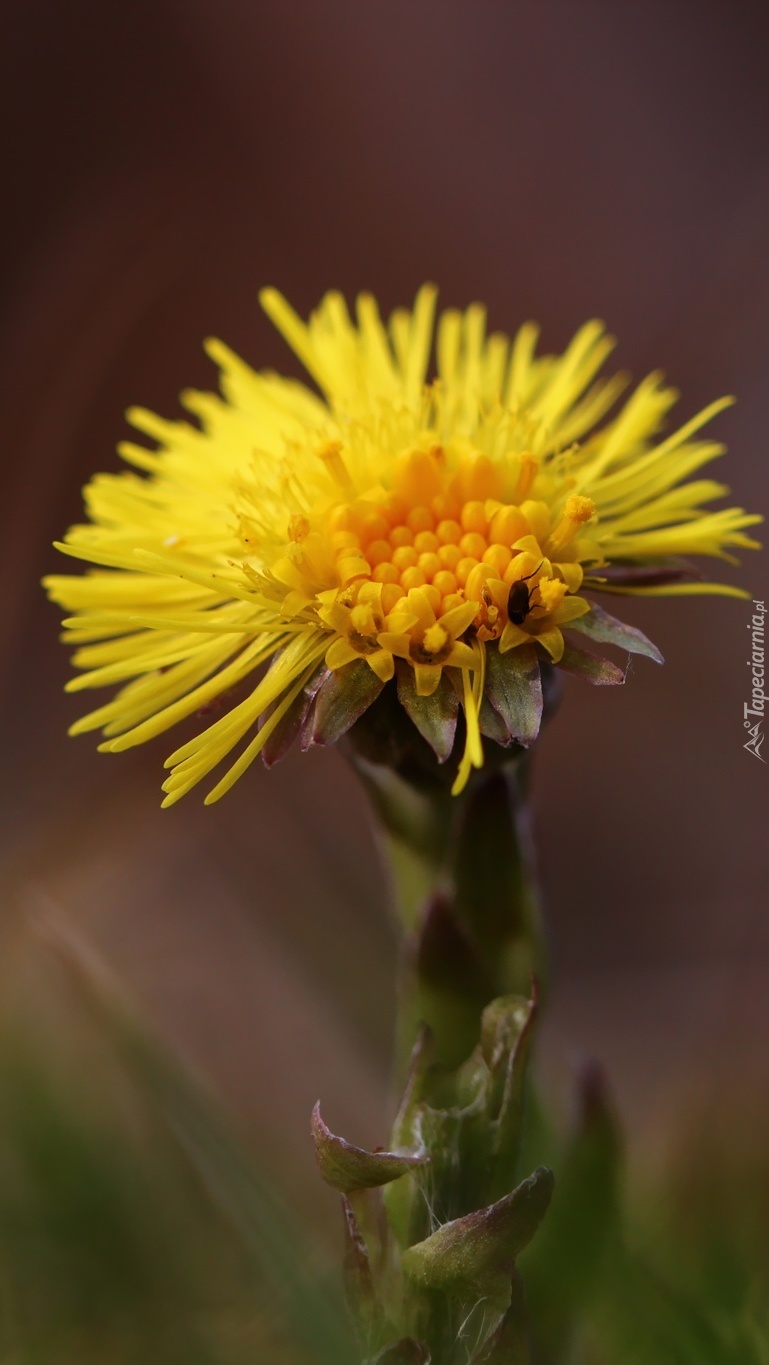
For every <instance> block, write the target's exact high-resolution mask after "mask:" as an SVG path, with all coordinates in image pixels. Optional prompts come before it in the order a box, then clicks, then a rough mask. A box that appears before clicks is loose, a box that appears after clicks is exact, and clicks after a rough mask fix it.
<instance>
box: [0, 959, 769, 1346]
mask: <svg viewBox="0 0 769 1365" xmlns="http://www.w3.org/2000/svg"><path fill="white" fill-rule="evenodd" d="M58 947H59V949H60V950H61V951H60V953H59V956H60V958H61V959H62V960H66V968H67V973H68V978H69V979H68V984H67V985H66V990H65V994H66V1000H65V1002H64V1007H63V1008H60V1009H59V1010H58V1012H54V1025H55V1026H53V1027H52V1026H51V1022H50V1020H49V1022H48V1023H46V1024H44V1025H42V1026H41V1027H40V1028H37V1029H32V1030H29V1029H22V1030H19V1028H18V1027H15V1026H14V1021H13V1019H8V1018H7V1017H6V1018H5V1020H4V1041H3V1042H2V1043H1V1044H0V1362H2V1365H257V1363H258V1365H261V1362H264V1363H265V1365H360V1352H359V1351H356V1349H355V1348H354V1346H353V1345H352V1344H351V1335H350V1329H349V1327H348V1324H347V1318H346V1312H345V1308H344V1304H343V1302H342V1290H341V1280H342V1276H341V1274H340V1272H339V1271H338V1269H337V1267H336V1266H334V1265H328V1264H327V1263H326V1262H325V1261H321V1263H320V1268H318V1264H317V1256H316V1254H315V1253H314V1252H313V1249H312V1248H311V1246H310V1245H309V1243H308V1240H307V1237H306V1234H305V1230H304V1229H302V1227H301V1210H300V1209H289V1208H286V1207H283V1206H282V1205H281V1203H280V1201H279V1199H278V1198H277V1196H276V1194H275V1190H274V1186H273V1182H272V1181H271V1179H270V1176H269V1173H265V1172H264V1171H263V1170H262V1169H261V1165H260V1163H259V1162H258V1161H257V1160H256V1159H255V1158H254V1157H253V1155H251V1154H249V1153H247V1152H246V1151H245V1150H244V1148H243V1147H242V1145H240V1144H239V1143H238V1142H237V1141H236V1140H235V1139H234V1137H233V1136H232V1134H231V1133H230V1131H229V1128H228V1123H227V1122H226V1120H225V1119H224V1117H223V1116H222V1115H221V1114H220V1113H219V1112H218V1109H217V1106H216V1105H215V1103H214V1102H213V1101H212V1100H211V1098H210V1097H209V1096H208V1095H207V1094H206V1093H205V1091H204V1090H203V1089H202V1088H201V1087H200V1086H199V1085H198V1084H197V1083H196V1082H194V1081H193V1080H192V1079H191V1078H190V1077H189V1075H188V1074H187V1073H186V1071H185V1070H184V1069H183V1068H182V1067H181V1066H180V1065H179V1064H177V1063H176V1062H175V1061H174V1060H173V1058H172V1057H170V1056H169V1055H168V1053H167V1051H166V1050H165V1049H164V1048H163V1047H162V1046H161V1045H160V1044H159V1043H158V1042H157V1040H156V1039H154V1038H153V1036H152V1034H151V1033H150V1032H149V1031H148V1030H147V1029H146V1028H145V1027H144V1026H143V1024H142V1023H141V1021H140V1020H139V1019H137V1017H136V1016H135V1014H134V1013H133V1012H132V1010H131V1009H130V1007H129V1006H127V1005H126V1003H125V1001H123V1000H122V999H121V998H120V995H119V992H118V991H116V990H115V988H114V986H113V983H111V982H110V981H109V980H108V979H107V978H106V977H105V976H104V975H103V973H101V971H100V969H99V968H98V966H94V964H93V963H92V962H90V961H89V960H88V957H87V954H83V953H81V952H80V949H79V948H78V946H77V945H73V944H72V943H71V942H66V943H63V944H59V945H58ZM73 984H74V987H75V990H74V992H73V990H72V987H73ZM16 1024H18V1021H16ZM65 1034H68V1035H69V1036H68V1038H67V1039H64V1041H63V1038H64V1035H65ZM20 1037H23V1038H24V1043H23V1045H22V1044H21V1043H20V1041H19V1039H20ZM528 1109H529V1119H530V1121H529V1130H530V1131H529V1134H528V1138H527V1144H526V1148H525V1150H524V1152H523V1154H522V1156H521V1158H520V1159H521V1160H522V1161H523V1162H524V1163H528V1162H529V1161H531V1162H532V1163H534V1162H535V1161H536V1160H542V1159H544V1160H546V1161H547V1162H548V1163H549V1164H550V1165H552V1166H553V1168H554V1170H555V1175H556V1186H555V1196H554V1198H553V1202H552V1205H551V1209H550V1211H549V1213H548V1215H547V1216H546V1218H545V1221H544V1223H543V1225H542V1228H541V1229H540V1230H539V1232H538V1233H537V1234H536V1235H535V1237H534V1239H533V1241H532V1243H531V1246H530V1247H529V1248H528V1249H527V1251H526V1252H525V1253H524V1254H523V1255H522V1257H521V1261H520V1271H521V1277H522V1279H521V1282H520V1284H518V1285H517V1287H516V1286H514V1288H515V1292H516V1294H517V1295H519V1296H520V1298H521V1304H523V1302H524V1299H525V1301H526V1304H527V1310H528V1313H529V1315H530V1318H531V1321H532V1334H531V1335H532V1342H531V1343H530V1344H527V1343H526V1342H525V1341H524V1340H523V1339H522V1337H521V1336H520V1334H519V1333H518V1331H517V1329H516V1330H515V1331H514V1330H513V1328H514V1327H515V1324H516V1323H517V1322H518V1320H519V1318H520V1319H521V1320H522V1317H521V1314H522V1312H523V1309H521V1313H519V1314H518V1316H517V1317H515V1319H514V1320H513V1318H511V1320H510V1321H511V1324H512V1327H510V1329H509V1331H508V1334H507V1336H505V1335H504V1331H503V1330H502V1329H501V1331H500V1335H499V1340H498V1341H496V1345H493V1346H492V1347H490V1348H489V1349H490V1350H491V1354H488V1360H489V1361H494V1362H497V1361H501V1362H504V1361H506V1360H509V1365H769V1293H768V1292H767V1289H768V1287H769V1237H767V1233H766V1230H767V1227H769V1147H768V1146H767V1144H766V1143H765V1142H764V1141H762V1136H761V1135H762V1134H763V1133H765V1132H766V1128H767V1125H766V1123H765V1122H763V1121H759V1120H758V1117H757V1115H756V1113H751V1114H748V1115H746V1116H739V1115H736V1114H734V1113H733V1112H729V1113H725V1114H724V1118H723V1123H722V1125H721V1126H720V1127H719V1126H718V1125H714V1124H712V1123H711V1124H710V1125H709V1126H705V1125H702V1124H700V1125H698V1126H697V1127H695V1128H694V1129H693V1131H692V1132H691V1133H689V1134H682V1135H681V1140H680V1144H679V1151H678V1152H677V1154H676V1156H675V1157H674V1159H672V1160H671V1162H670V1165H669V1169H668V1172H667V1174H666V1176H665V1178H664V1179H658V1180H657V1181H656V1183H655V1184H654V1185H653V1186H652V1187H649V1188H643V1189H641V1188H635V1189H631V1190H630V1191H629V1192H628V1191H627V1190H624V1191H623V1189H622V1185H623V1180H622V1143H621V1140H620V1138H619V1134H618V1127H617V1124H616V1120H615V1118H614V1115H613V1113H612V1109H611V1105H610V1103H609V1101H608V1100H607V1097H606V1094H605V1088H604V1087H603V1085H602V1083H601V1080H600V1077H598V1076H596V1075H595V1074H592V1073H589V1074H587V1075H586V1076H585V1077H583V1079H582V1083H581V1087H580V1105H579V1108H578V1115H577V1121H576V1123H575V1124H574V1128H573V1131H572V1133H571V1134H570V1135H567V1137H566V1138H565V1139H558V1138H556V1137H555V1136H553V1133H552V1131H549V1130H548V1125H547V1123H546V1121H545V1120H544V1118H543V1117H542V1115H541V1113H539V1111H538V1110H537V1108H536V1106H535V1102H534V1099H533V1096H530V1098H529V1104H528ZM761 1119H763V1114H762V1115H761ZM403 1179H404V1180H405V1181H410V1180H411V1179H412V1177H411V1176H406V1177H404V1178H403ZM333 1197H334V1196H332V1195H331V1193H329V1198H330V1199H331V1198H333ZM340 1241H341V1239H340ZM340 1249H341V1247H340ZM505 1330H507V1329H505ZM495 1340H496V1339H495ZM407 1348H408V1349H411V1348H410V1347H408V1343H406V1344H405V1345H404V1346H403V1347H402V1350H401V1354H402V1355H403V1354H404V1351H405V1352H406V1355H405V1356H404V1358H411V1357H409V1356H408V1350H407ZM452 1349H453V1348H452ZM494 1351H496V1354H494ZM412 1354H413V1352H412ZM415 1358H416V1357H415ZM482 1358H483V1359H484V1360H486V1358H487V1357H486V1356H483V1357H482ZM432 1365H441V1362H440V1361H438V1360H435V1361H433V1362H432Z"/></svg>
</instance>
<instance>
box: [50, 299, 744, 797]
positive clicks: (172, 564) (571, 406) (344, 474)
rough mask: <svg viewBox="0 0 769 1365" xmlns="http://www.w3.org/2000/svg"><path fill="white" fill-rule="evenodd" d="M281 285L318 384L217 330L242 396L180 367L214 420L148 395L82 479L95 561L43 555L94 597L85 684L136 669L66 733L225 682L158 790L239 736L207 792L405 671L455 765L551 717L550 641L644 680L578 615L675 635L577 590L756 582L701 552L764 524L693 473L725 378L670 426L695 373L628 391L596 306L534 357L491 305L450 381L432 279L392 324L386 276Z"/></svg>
mask: <svg viewBox="0 0 769 1365" xmlns="http://www.w3.org/2000/svg"><path fill="white" fill-rule="evenodd" d="M261 301H262V304H263V306H264V308H265V309H266V311H267V313H268V314H269V316H270V317H271V318H272V320H273V322H274V323H275V324H276V326H277V327H278V328H279V329H280V331H281V332H282V333H283V335H284V337H285V338H286V340H287V341H288V343H289V345H290V346H291V347H292V348H293V350H294V351H295V353H296V355H297V356H298V357H299V359H300V360H301V361H302V363H303V364H304V366H305V367H306V369H307V371H308V373H309V375H310V377H311V379H312V380H313V381H314V383H315V385H316V386H317V391H315V390H313V389H311V388H310V387H308V386H306V385H305V384H302V383H298V382H296V381H294V380H289V379H284V378H281V377H279V376H278V375H275V374H273V373H267V372H254V371H253V370H251V369H249V367H248V366H247V365H246V364H245V363H244V362H243V361H242V360H240V359H239V358H238V357H237V356H235V355H234V354H233V353H232V352H231V351H230V350H228V349H227V348H226V347H225V346H224V345H222V343H221V342H218V341H212V342H209V343H208V347H207V349H208V353H209V355H210V356H211V357H212V359H213V360H214V361H215V362H216V363H217V364H218V365H219V367H220V369H221V388H222V397H219V396H216V395H213V394H207V393H197V392H189V393H185V394H184V395H183V398H182V401H183V403H184V406H185V407H186V408H187V410H188V411H189V412H190V413H192V414H193V416H194V417H195V418H196V419H197V421H196V422H195V423H189V422H167V421H164V420H162V419H161V418H159V417H157V416H154V415H153V414H152V413H149V412H147V411H145V410H144V409H133V410H132V411H131V412H130V413H129V418H130V420H131V422H132V423H133V425H134V426H135V427H137V428H138V429H139V430H140V431H142V432H143V433H145V435H147V436H149V437H151V438H152V439H153V440H154V441H155V442H156V443H157V446H158V448H157V449H156V450H150V449H147V448H145V447H144V446H140V445H135V444H132V443H125V444H124V445H122V446H121V447H120V453H121V454H122V456H123V458H124V459H125V460H126V461H127V462H128V463H129V464H130V465H133V466H134V467H135V468H136V469H137V470H138V471H140V472H137V473H134V472H125V473H122V474H118V475H114V474H102V475H98V476H97V477H96V478H95V479H94V480H93V482H92V483H91V484H90V485H89V486H88V488H87V489H86V491H85V501H86V508H87V512H88V516H89V518H90V521H89V523H88V524H86V525H82V526H75V527H73V528H72V529H71V530H70V532H69V533H68V535H67V538H66V541H65V542H64V543H63V544H61V545H59V546H58V548H59V549H61V550H62V551H63V552H64V553H65V554H68V555H71V556H73V557H74V558H76V559H82V560H85V561H87V562H88V563H90V564H92V565H96V566H98V567H97V568H95V569H91V570H90V571H89V572H88V573H87V574H86V575H85V576H79V577H69V576H66V577H65V576H58V575H57V576H52V577H50V578H48V579H47V580H46V586H47V588H48V591H49V593H50V595H51V597H52V598H53V599H54V600H55V601H56V602H58V603H59V604H60V605H61V606H63V607H64V608H65V609H66V610H67V611H68V612H70V613H72V614H71V615H70V616H69V617H68V618H67V619H66V620H65V623H64V625H65V631H66V635H65V638H66V639H67V640H69V641H70V642H71V643H73V644H75V645H76V646H77V650H76V652H75V654H74V659H73V662H74V664H75V666H76V667H77V668H79V669H82V670H83V672H82V673H81V675H80V676H79V677H77V678H76V679H74V680H73V681H72V682H71V683H70V684H69V687H70V690H72V691H80V690H81V689H84V688H92V687H102V686H110V685H115V684H118V685H119V686H120V690H119V691H118V692H117V695H116V696H114V698H113V699H112V700H111V701H108V702H107V703H106V704H105V705H103V706H100V707H99V708H98V709H97V710H95V711H92V712H91V713H90V714H89V715H87V716H85V717H84V718H83V719H81V720H79V721H78V722H77V723H76V724H75V725H74V726H73V727H72V733H75V734H78V733H81V732H83V731H88V730H94V729H101V730H102V731H103V734H104V736H105V742H104V743H103V744H102V745H101V748H102V749H106V750H109V751H111V752H116V751H118V750H121V749H128V748H130V747H131V746H132V745H135V744H140V743H143V742H144V741H145V740H148V739H152V738H154V737H155V736H156V735H159V734H161V733H162V732H163V731H165V730H167V729H169V728H170V727H171V726H173V725H176V724H177V723H178V722H180V721H183V720H185V719H186V718H187V717H190V716H194V715H197V716H198V717H205V716H207V714H208V712H209V711H210V709H211V708H212V707H215V706H217V705H218V706H220V707H223V708H224V709H223V711H222V712H221V714H219V715H217V716H216V717H214V718H212V719H210V720H206V721H203V722H202V723H201V725H200V728H199V731H198V733H197V734H195V735H194V736H193V737H192V738H190V739H188V740H187V741H186V742H185V743H184V744H183V745H182V746H181V747H180V748H178V749H177V750H176V751H175V752H174V753H173V754H171V756H170V758H169V759H168V761H167V766H168V767H170V768H171V770H172V771H171V774H170V776H169V777H168V779H167V781H166V782H165V784H164V790H165V791H166V799H165V801H164V805H170V804H172V803H173V802H174V801H176V800H178V798H179V797H181V796H183V795H184V794H185V793H186V792H187V791H189V790H190V788H191V787H193V786H194V785H195V784H196V783H197V782H199V781H201V779H203V778H205V777H206V776H207V775H208V774H209V773H210V772H211V771H212V770H213V769H214V768H215V767H216V766H217V765H218V764H219V763H220V762H222V761H223V760H225V759H226V758H227V757H228V756H230V755H231V754H232V751H233V750H234V749H235V748H236V746H238V745H240V744H241V742H245V744H244V747H243V749H242V751H241V752H240V754H239V756H238V757H237V759H236V760H235V762H234V763H232V764H231V766H230V767H229V768H228V769H227V771H226V772H225V773H224V776H223V777H222V778H221V779H220V781H219V782H218V783H217V784H216V786H214V788H213V790H212V791H210V792H209V794H208V796H207V798H206V799H207V801H213V800H216V799H217V798H218V797H220V796H221V795H222V794H223V793H224V792H225V791H227V790H228V788H229V787H230V786H231V785H232V783H233V782H234V781H235V780H236V779H237V778H238V777H239V776H240V775H241V774H242V773H243V772H244V771H245V770H246V768H247V767H248V766H249V764H250V763H251V762H252V760H253V759H254V758H255V757H256V756H257V754H259V753H260V751H262V750H264V751H265V756H266V757H268V758H270V759H274V758H275V757H276V756H279V754H280V753H281V752H282V751H283V750H284V748H285V747H286V745H287V743H288V741H289V740H290V739H291V738H292V737H294V736H298V735H301V737H302V742H303V743H304V744H305V745H307V744H309V743H311V742H313V741H315V742H321V743H322V742H329V740H331V739H334V738H337V737H338V736H339V735H340V734H341V733H342V732H343V731H344V730H345V729H346V728H348V727H349V726H350V725H351V724H352V723H353V722H354V721H355V720H356V719H357V718H358V717H359V716H360V715H361V714H362V712H363V711H364V710H365V709H366V708H367V707H368V706H369V705H370V704H371V703H372V702H373V701H374V700H375V699H376V697H377V695H378V693H379V692H380V691H381V689H382V688H383V687H385V686H386V685H388V684H390V685H392V686H395V683H394V682H393V679H394V678H396V676H397V689H398V697H399V699H400V701H401V703H402V705H403V706H404V707H405V709H406V711H407V713H408V714H409V715H410V716H411V718H412V720H413V721H414V722H415V724H416V725H417V727H418V728H419V729H420V730H421V732H422V733H423V734H424V735H425V737H426V738H428V739H429V740H430V742H431V743H432V744H433V747H434V748H435V750H436V753H437V754H438V757H439V759H441V760H445V759H446V758H447V757H448V755H449V753H450V752H451V751H452V745H453V742H454V731H455V727H456V723H457V712H458V709H459V708H461V709H462V710H463V711H464V720H465V741H464V752H463V755H462V757H461V759H460V761H459V765H458V770H457V773H456V780H455V783H454V789H455V790H456V791H459V790H461V788H462V787H463V786H464V785H465V783H466V782H467V779H468V777H469V774H470V771H471V768H472V767H473V766H476V767H479V766H480V765H481V764H482V762H483V744H482V739H481V735H482V733H485V734H487V735H489V736H490V737H492V738H493V739H494V740H495V741H496V742H498V743H502V744H507V745H509V744H512V742H513V741H517V742H519V743H523V744H528V743H530V742H531V740H532V739H533V738H534V737H535V735H536V732H537V729H538V726H539V718H540V715H541V708H542V698H541V684H540V665H541V664H542V663H543V662H546V663H550V664H552V665H558V666H560V667H562V668H565V669H566V670H567V671H572V672H578V673H582V674H584V675H585V676H586V677H588V678H590V679H591V680H592V681H595V682H610V681H621V680H622V677H623V674H622V673H621V672H620V670H619V669H618V668H617V667H616V666H615V665H612V664H610V663H609V662H608V661H606V660H600V659H597V658H596V656H595V655H592V654H590V653H587V652H586V651H584V650H581V649H579V648H578V647H577V646H576V645H575V644H574V643H573V642H572V643H567V642H566V640H565V638H564V630H567V631H570V632H571V631H577V632H581V633H582V634H583V635H588V636H591V637H592V638H593V639H595V640H604V641H610V642H613V643H615V644H619V645H621V646H623V647H624V648H626V649H630V650H636V651H638V652H641V653H646V654H649V655H651V657H657V658H659V655H658V654H657V651H656V650H655V648H654V646H653V645H651V644H650V642H649V641H647V640H646V639H645V637H643V636H642V635H641V634H640V632H638V631H634V630H633V629H632V628H631V627H628V626H624V625H623V624H622V623H620V622H618V621H616V620H615V618H614V617H612V616H609V615H608V613H606V612H604V611H602V610H601V608H599V607H597V606H595V605H591V601H590V599H589V598H588V597H587V596H584V595H583V593H594V592H596V591H599V590H602V591H608V592H618V591H621V592H627V593H636V594H638V593H643V594H668V593H693V592H696V593H702V592H710V593H732V594H738V593H739V590H737V589H734V588H730V587H726V586H724V585H719V584H715V583H703V582H701V581H696V580H695V581H692V573H691V569H690V568H689V567H688V566H687V565H686V564H685V563H682V562H681V559H680V557H681V556H690V555H700V554H701V555H715V556H719V557H721V558H724V559H728V558H730V555H729V553H728V551H729V550H730V549H732V548H747V547H753V546H754V545H755V542H754V541H753V540H751V539H749V538H748V537H747V536H746V535H745V534H744V529H745V527H747V526H749V525H750V524H751V523H753V522H756V521H759V520H760V518H759V517H756V516H749V515H746V514H745V513H744V512H743V511H741V510H739V509H733V508H732V509H726V510H721V511H708V510H703V504H706V503H708V502H710V501H711V500H713V499H715V498H719V497H721V496H722V495H723V494H724V493H726V492H727V489H726V488H724V486H723V485H721V484H719V483H716V482H714V481H713V480H711V479H695V480H693V481H691V480H690V476H691V475H692V474H694V473H695V471H697V470H699V469H700V468H701V467H702V466H703V465H705V464H706V463H707V462H708V461H710V460H712V459H713V458H714V457H715V456H716V455H719V454H720V453H721V452H722V449H723V447H722V446H721V445H719V444H718V443H716V442H714V441H711V440H702V439H699V437H698V433H699V431H700V429H701V428H702V427H703V426H704V425H705V423H706V422H708V421H709V419H710V418H712V417H714V416H715V414H716V413H718V412H720V411H721V409H722V408H724V407H726V406H727V405H728V403H729V402H730V401H731V400H730V399H728V398H724V399H721V400H720V401H718V402H716V403H713V404H711V405H710V407H708V408H706V409H705V410H704V411H703V412H701V413H699V414H698V415H697V416H696V417H693V418H692V419H691V420H690V421H688V422H686V423H685V425H684V426H682V427H680V428H679V429H678V430H677V431H674V432H673V433H672V434H670V435H665V436H664V437H661V436H660V429H661V426H662V423H663V419H664V417H665V415H666V413H667V412H668V410H669V408H670V407H671V406H672V404H673V402H674V401H675V399H676V397H677V395H676V393H675V392H674V390H672V389H670V388H668V387H666V386H665V384H664V383H663V381H662V379H661V377H660V375H658V374H653V375H651V376H650V377H649V378H647V379H646V380H644V381H643V382H642V383H641V384H640V385H639V386H638V387H637V388H636V389H635V391H634V392H633V393H632V394H631V395H630V397H629V398H628V399H627V401H626V402H625V403H624V406H621V407H619V408H618V409H617V408H616V406H615V405H616V400H617V399H618V396H619V394H620V392H621V391H622V389H623V388H624V387H625V384H626V380H625V378H624V377H623V376H615V377H613V378H609V379H605V378H604V379H599V378H597V377H596V376H597V375H598V371H599V370H600V369H601V367H602V365H603V363H604V361H605V360H606V358H607V356H608V355H609V353H610V351H611V349H612V346H613V342H612V340H611V338H609V337H607V335H606V333H605V331H604V328H603V326H602V324H601V323H599V322H589V323H587V324H586V325H585V326H584V327H583V328H582V329H581V330H580V331H579V332H578V333H577V335H576V336H575V338H574V340H573V341H572V342H571V344H570V345H569V346H568V347H567V349H566V351H565V352H564V354H563V355H561V356H536V355H535V345H536V340H537V329H536V327H535V326H534V325H533V324H531V323H528V324H526V325H525V326H524V327H522V328H521V330H520V331H519V332H518V334H517V336H516V337H515V339H514V340H513V341H512V343H511V342H510V341H508V339H507V337H505V336H502V335H499V334H494V335H491V336H487V335H486V332H485V313H484V309H483V308H482V307H481V306H480V305H477V304H476V305H473V306H472V307H470V308H468V309H467V311H466V312H465V313H460V312H457V311H454V310H450V311H447V312H444V313H443V314H442V315H441V317H440V319H439V321H438V326H437V334H436V369H437V375H436V378H435V379H433V380H432V381H431V380H430V379H429V378H428V371H429V367H430V357H431V351H432V345H433V317H434V305H435V290H434V289H433V288H432V287H431V286H425V287H424V288H423V289H421V290H420V292H419V294H418V296H417V299H416V302H415V305H414V308H413V310H412V311H411V312H408V311H405V310H399V311H397V312H396V313H395V314H394V315H393V317H392V319H391V320H390V323H389V327H388V328H385V327H384V326H383V324H382V322H381V321H380V317H379V313H378V310H377V305H376V303H375V301H374V299H373V298H372V297H371V296H370V295H365V294H364V295H361V297H360V298H359V299H358V304H357V323H353V321H352V320H351V318H350V316H349V314H348V312H347V309H346V306H345V304H344V302H343V300H342V298H341V297H340V295H339V294H337V293H330V294H327V295H326V297H325V298H324V299H323V301H322V303H321V305H320V307H319V308H318V310H317V312H316V313H314V314H313V315H312V317H311V318H310V321H309V323H307V324H305V323H304V322H302V321H301V319H300V318H299V317H298V316H297V315H296V313H294V311H293V310H292V309H291V308H290V306H289V305H288V303H287V302H286V301H285V299H283V298H282V296H281V295H280V294H278V293H277V292H276V291H274V290H272V289H269V290H265V291H264V292H263V294H262V296H261ZM612 409H614V413H613V415H609V414H610V413H611V412H612ZM265 666H266V667H265Z"/></svg>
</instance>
